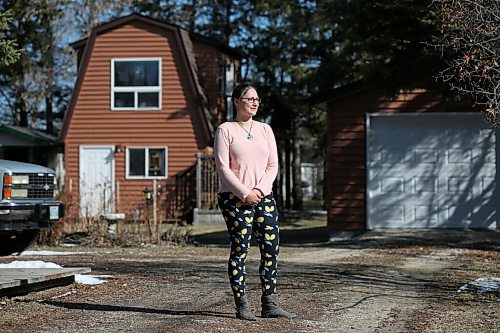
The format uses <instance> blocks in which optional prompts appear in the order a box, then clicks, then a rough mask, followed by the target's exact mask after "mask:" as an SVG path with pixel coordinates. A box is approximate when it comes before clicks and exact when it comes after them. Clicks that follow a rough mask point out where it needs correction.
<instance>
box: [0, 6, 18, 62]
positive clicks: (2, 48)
mask: <svg viewBox="0 0 500 333" xmlns="http://www.w3.org/2000/svg"><path fill="white" fill-rule="evenodd" d="M10 22H12V13H11V12H10V11H6V12H4V13H1V12H0V65H4V66H8V65H10V64H13V63H15V62H16V61H18V60H19V58H20V56H21V53H22V50H20V49H18V47H19V46H18V45H17V42H16V41H15V40H11V39H6V38H5V31H7V30H8V29H9V23H10Z"/></svg>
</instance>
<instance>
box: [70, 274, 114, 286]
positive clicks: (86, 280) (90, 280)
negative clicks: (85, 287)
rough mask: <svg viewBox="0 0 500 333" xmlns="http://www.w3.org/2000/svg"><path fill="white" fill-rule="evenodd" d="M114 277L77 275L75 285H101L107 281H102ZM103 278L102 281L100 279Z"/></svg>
mask: <svg viewBox="0 0 500 333" xmlns="http://www.w3.org/2000/svg"><path fill="white" fill-rule="evenodd" d="M110 277H112V276H110V275H81V274H76V275H75V283H80V284H101V283H104V282H106V280H102V279H108V278H110ZM100 278H102V279H100Z"/></svg>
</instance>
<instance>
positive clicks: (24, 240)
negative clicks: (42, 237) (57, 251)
mask: <svg viewBox="0 0 500 333" xmlns="http://www.w3.org/2000/svg"><path fill="white" fill-rule="evenodd" d="M39 234H40V230H39V229H30V230H22V231H1V232H0V256H8V255H12V254H21V252H23V251H25V250H26V249H28V248H29V247H30V246H31V245H33V244H34V243H35V242H36V241H37V240H38V235H39Z"/></svg>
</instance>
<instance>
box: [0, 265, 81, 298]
mask: <svg viewBox="0 0 500 333" xmlns="http://www.w3.org/2000/svg"><path fill="white" fill-rule="evenodd" d="M83 273H90V267H68V268H0V296H15V295H23V294H27V293H29V292H31V291H35V290H41V289H47V288H52V287H58V286H63V285H68V284H71V283H74V282H75V274H83Z"/></svg>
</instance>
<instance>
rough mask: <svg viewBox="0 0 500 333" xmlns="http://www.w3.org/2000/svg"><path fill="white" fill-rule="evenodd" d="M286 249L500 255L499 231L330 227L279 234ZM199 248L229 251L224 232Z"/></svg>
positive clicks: (199, 238) (199, 241)
mask: <svg viewBox="0 0 500 333" xmlns="http://www.w3.org/2000/svg"><path fill="white" fill-rule="evenodd" d="M280 243H281V245H283V246H312V247H332V248H359V249H362V248H404V247H413V246H424V247H427V246H440V247H451V248H467V249H477V250H494V251H500V230H477V229H468V230H463V229H460V230H457V229H417V230H414V229H390V230H367V231H351V232H346V231H335V230H333V229H330V228H328V227H313V228H301V229H291V230H281V231H280ZM192 244H194V245H196V246H215V247H228V246H229V242H228V236H227V233H226V232H225V231H221V232H212V233H206V234H200V235H196V236H193V237H192Z"/></svg>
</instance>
